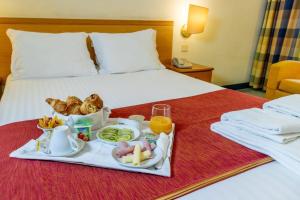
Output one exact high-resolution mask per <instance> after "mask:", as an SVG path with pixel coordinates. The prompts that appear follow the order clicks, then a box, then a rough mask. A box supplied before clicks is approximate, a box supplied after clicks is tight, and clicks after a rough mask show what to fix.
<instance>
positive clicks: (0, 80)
mask: <svg viewBox="0 0 300 200" xmlns="http://www.w3.org/2000/svg"><path fill="white" fill-rule="evenodd" d="M3 89H4V81H3V79H2V78H0V99H1V96H2V92H3Z"/></svg>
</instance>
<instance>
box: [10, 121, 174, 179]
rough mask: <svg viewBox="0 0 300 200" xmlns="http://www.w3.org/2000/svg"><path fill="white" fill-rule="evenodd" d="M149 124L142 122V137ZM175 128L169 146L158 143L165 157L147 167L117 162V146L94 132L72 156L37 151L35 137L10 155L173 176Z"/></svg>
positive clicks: (147, 131) (148, 130)
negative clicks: (102, 140) (100, 139)
mask: <svg viewBox="0 0 300 200" xmlns="http://www.w3.org/2000/svg"><path fill="white" fill-rule="evenodd" d="M115 121H116V119H109V121H108V123H107V124H106V125H110V124H112V123H114V122H115ZM148 124H149V122H148V121H144V123H143V124H142V127H141V137H140V138H142V137H143V136H144V134H146V133H149V132H150V129H149V125H148ZM174 130H175V124H173V127H172V131H171V133H170V134H169V135H168V137H169V143H168V144H167V147H161V146H159V144H158V147H159V148H161V149H166V152H163V154H165V155H166V156H165V159H164V160H163V161H162V162H159V163H158V164H157V165H154V166H153V167H150V168H147V169H142V168H130V167H125V166H122V165H120V164H119V163H117V162H116V161H115V160H114V158H113V157H112V150H113V148H114V147H115V146H113V145H109V144H105V143H102V142H100V141H99V140H97V139H96V137H95V134H93V138H92V139H91V141H89V142H87V144H86V145H85V147H84V149H83V150H82V151H81V152H79V153H78V154H76V155H74V156H72V157H50V156H47V155H46V154H44V153H42V152H37V151H36V140H34V139H32V140H30V141H29V142H28V143H26V144H25V145H23V146H22V147H20V148H19V149H17V150H15V151H13V152H12V153H11V154H10V157H14V158H19V159H30V160H49V161H56V162H65V163H72V164H79V165H88V166H94V167H102V168H109V169H117V170H124V171H130V172H140V173H147V174H154V175H159V176H165V177H171V155H172V148H173V141H174V135H175V131H174ZM40 137H43V135H41V136H40Z"/></svg>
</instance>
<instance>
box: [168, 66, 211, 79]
mask: <svg viewBox="0 0 300 200" xmlns="http://www.w3.org/2000/svg"><path fill="white" fill-rule="evenodd" d="M167 68H168V69H170V70H172V71H175V72H178V73H181V74H184V75H187V76H190V77H193V78H196V79H200V80H203V81H206V82H211V76H212V71H213V70H214V68H213V67H208V66H203V65H198V64H193V67H192V68H185V69H183V68H178V67H174V66H173V65H167Z"/></svg>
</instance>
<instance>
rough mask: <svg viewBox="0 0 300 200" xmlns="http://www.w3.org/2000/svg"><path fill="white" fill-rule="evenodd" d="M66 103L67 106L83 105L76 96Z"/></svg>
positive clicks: (70, 97)
mask: <svg viewBox="0 0 300 200" xmlns="http://www.w3.org/2000/svg"><path fill="white" fill-rule="evenodd" d="M66 102H67V106H69V105H72V104H79V105H81V104H82V101H81V100H80V99H79V98H78V97H75V96H68V98H67V101H66Z"/></svg>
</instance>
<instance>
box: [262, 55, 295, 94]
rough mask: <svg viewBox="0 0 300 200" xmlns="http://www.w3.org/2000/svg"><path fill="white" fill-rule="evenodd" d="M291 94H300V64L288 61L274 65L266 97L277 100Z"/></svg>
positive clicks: (270, 73) (271, 69)
mask: <svg viewBox="0 0 300 200" xmlns="http://www.w3.org/2000/svg"><path fill="white" fill-rule="evenodd" d="M290 94H300V62H299V61H291V60H286V61H281V62H278V63H275V64H272V65H271V68H270V72H269V77H268V83H267V91H266V97H267V98H268V99H276V98H279V97H282V96H287V95H290Z"/></svg>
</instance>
